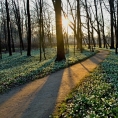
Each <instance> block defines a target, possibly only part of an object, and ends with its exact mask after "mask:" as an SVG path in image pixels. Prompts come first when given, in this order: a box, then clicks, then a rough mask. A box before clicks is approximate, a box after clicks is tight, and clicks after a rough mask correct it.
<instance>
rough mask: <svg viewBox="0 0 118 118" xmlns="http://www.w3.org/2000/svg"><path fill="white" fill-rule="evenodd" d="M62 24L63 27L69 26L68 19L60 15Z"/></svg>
mask: <svg viewBox="0 0 118 118" xmlns="http://www.w3.org/2000/svg"><path fill="white" fill-rule="evenodd" d="M62 24H63V27H64V28H67V27H68V26H69V20H68V19H67V18H65V17H62Z"/></svg>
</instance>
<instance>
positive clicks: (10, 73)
mask: <svg viewBox="0 0 118 118" xmlns="http://www.w3.org/2000/svg"><path fill="white" fill-rule="evenodd" d="M95 53H96V52H90V51H89V50H87V49H86V50H84V51H83V53H80V52H79V51H76V53H75V55H74V54H73V48H70V50H69V54H66V61H62V62H55V58H56V48H52V49H50V48H47V49H46V60H44V58H43V59H42V61H41V62H40V61H39V60H40V56H39V50H33V51H32V56H31V57H27V56H26V52H23V54H22V55H20V53H18V52H17V53H13V56H8V54H3V58H2V59H1V60H0V93H3V92H5V91H7V90H9V89H11V88H12V87H14V86H18V85H21V84H24V83H27V82H29V81H32V80H34V79H37V78H42V77H44V76H46V75H49V74H50V73H53V72H55V71H57V70H59V69H62V68H66V67H68V66H70V65H72V64H75V63H78V62H80V61H82V60H84V59H86V58H88V57H90V56H91V55H94V54H95ZM42 57H43V55H42Z"/></svg>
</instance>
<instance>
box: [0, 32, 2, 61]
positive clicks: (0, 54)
mask: <svg viewBox="0 0 118 118" xmlns="http://www.w3.org/2000/svg"><path fill="white" fill-rule="evenodd" d="M1 44H2V43H1V33H0V59H2V45H1Z"/></svg>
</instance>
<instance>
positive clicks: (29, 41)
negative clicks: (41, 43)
mask: <svg viewBox="0 0 118 118" xmlns="http://www.w3.org/2000/svg"><path fill="white" fill-rule="evenodd" d="M27 17H28V27H27V28H28V31H27V56H31V21H30V8H29V0H27Z"/></svg>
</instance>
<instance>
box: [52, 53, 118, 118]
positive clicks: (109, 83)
mask: <svg viewBox="0 0 118 118" xmlns="http://www.w3.org/2000/svg"><path fill="white" fill-rule="evenodd" d="M51 117H52V118H118V55H115V54H114V52H112V51H111V53H110V55H109V56H108V57H107V58H106V59H105V60H104V61H103V63H101V64H100V66H99V67H98V68H97V69H95V71H94V72H92V73H91V74H90V76H88V77H86V78H85V80H84V81H83V82H82V83H81V84H80V85H78V86H77V87H76V88H75V89H74V90H73V91H72V92H71V93H70V94H69V95H68V97H67V98H66V100H65V101H64V102H63V103H62V105H61V106H60V107H59V109H58V111H57V112H56V114H53V116H51Z"/></svg>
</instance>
